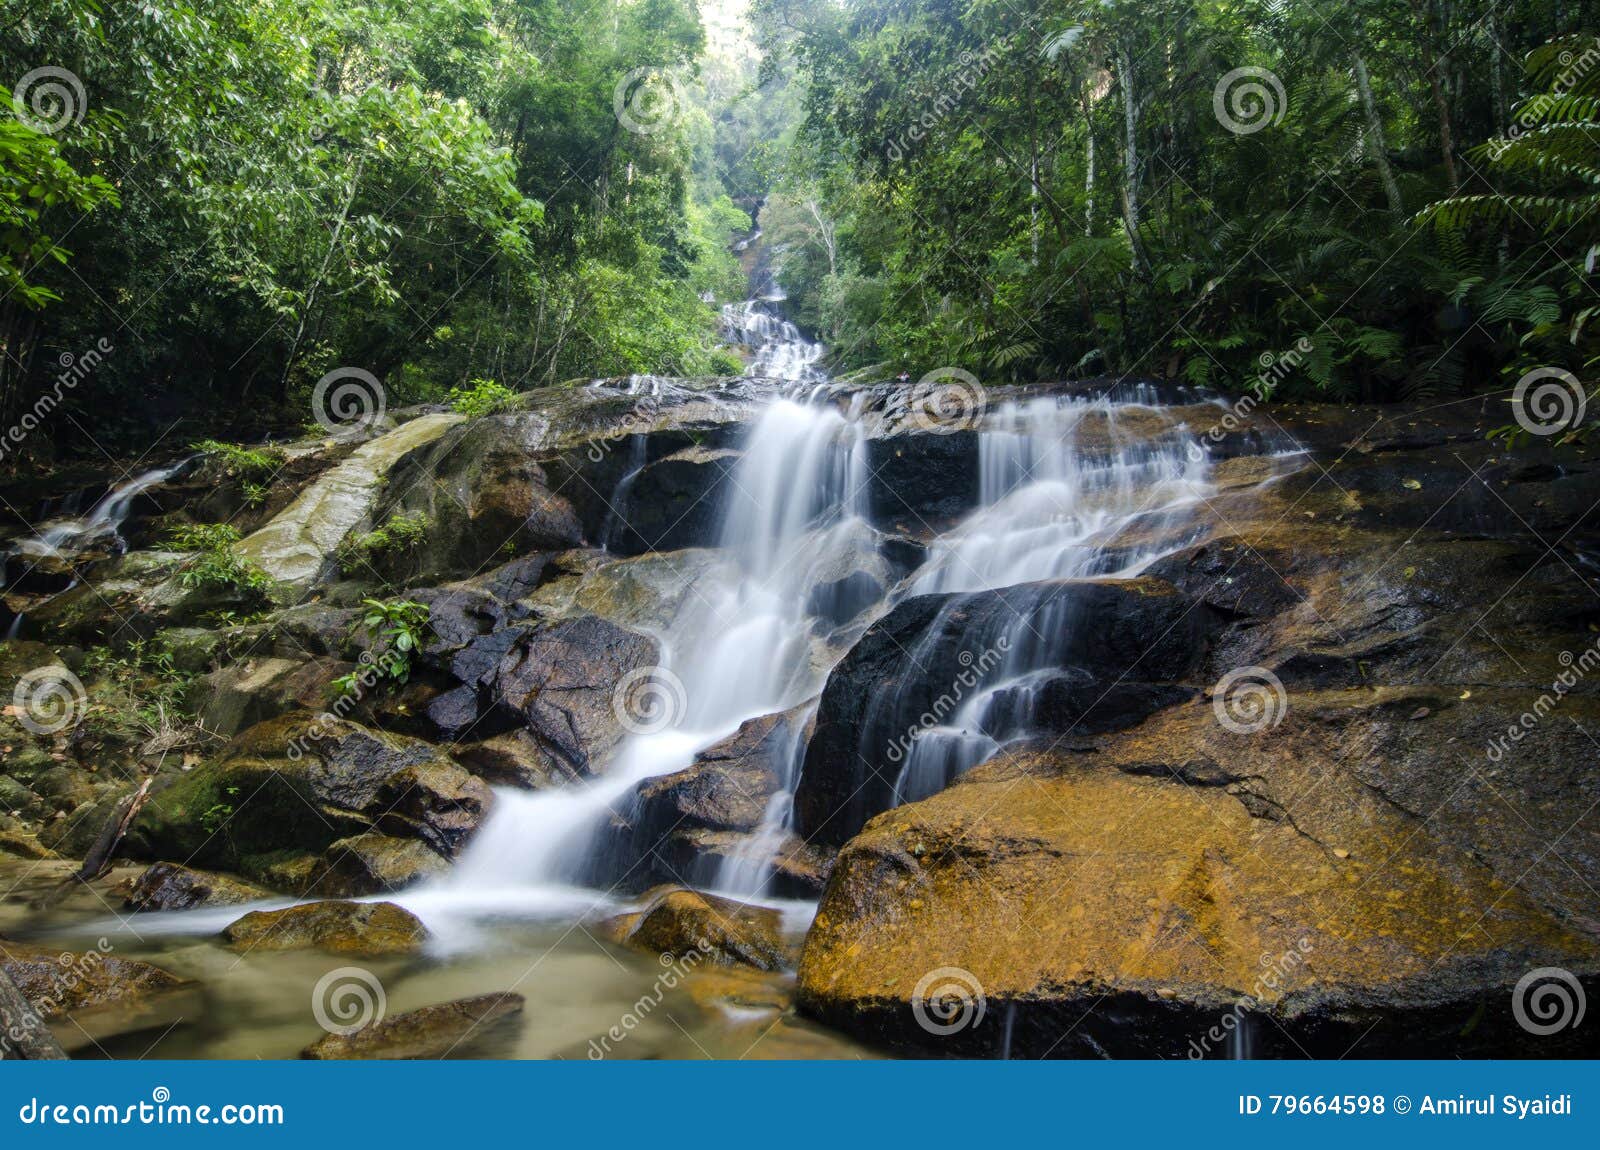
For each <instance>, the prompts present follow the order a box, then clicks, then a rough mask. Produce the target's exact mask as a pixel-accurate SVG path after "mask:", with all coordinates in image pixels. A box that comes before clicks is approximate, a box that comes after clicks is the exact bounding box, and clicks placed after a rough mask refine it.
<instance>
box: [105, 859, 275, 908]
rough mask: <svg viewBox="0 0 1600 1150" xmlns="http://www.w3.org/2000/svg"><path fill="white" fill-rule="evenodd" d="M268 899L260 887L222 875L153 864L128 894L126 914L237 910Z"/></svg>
mask: <svg viewBox="0 0 1600 1150" xmlns="http://www.w3.org/2000/svg"><path fill="white" fill-rule="evenodd" d="M270 897H272V896H271V894H270V893H269V892H268V891H265V890H262V889H261V888H260V887H254V886H250V885H249V884H247V883H242V882H240V881H238V880H237V879H232V878H229V877H227V876H226V875H220V874H208V873H206V872H205V871H197V870H190V869H189V868H188V867H184V866H179V865H178V864H177V863H156V864H155V865H154V866H152V867H150V868H149V869H148V870H146V871H145V872H144V873H143V874H141V875H140V876H139V877H138V878H137V879H135V880H134V882H133V886H132V888H131V889H130V890H129V891H128V896H127V900H126V901H125V903H124V904H123V905H125V906H126V907H127V908H128V909H129V910H193V909H194V908H195V907H198V906H238V905H240V904H241V903H250V902H258V901H260V900H262V899H265V898H270Z"/></svg>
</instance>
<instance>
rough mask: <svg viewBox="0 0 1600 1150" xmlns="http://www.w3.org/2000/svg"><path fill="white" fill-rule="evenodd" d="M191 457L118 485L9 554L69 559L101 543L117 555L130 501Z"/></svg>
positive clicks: (123, 545)
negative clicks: (80, 513) (77, 514)
mask: <svg viewBox="0 0 1600 1150" xmlns="http://www.w3.org/2000/svg"><path fill="white" fill-rule="evenodd" d="M192 458H193V457H192V456H191V457H189V458H185V459H181V460H179V461H178V462H176V463H172V464H168V465H167V466H165V467H152V468H151V469H150V470H148V471H144V472H141V473H139V474H138V475H136V476H134V477H133V478H132V479H129V480H127V481H126V482H124V483H120V484H118V485H117V486H115V487H113V488H112V489H111V491H110V492H108V493H107V494H106V495H105V496H104V497H103V498H102V499H101V500H100V501H99V502H98V503H96V504H95V505H94V506H93V507H91V508H90V509H89V512H88V514H86V515H84V516H82V517H81V518H74V519H56V520H52V521H50V522H48V523H46V524H45V525H44V526H43V527H41V528H40V529H39V534H38V535H36V536H34V537H33V538H31V539H23V540H20V541H18V542H17V543H15V544H14V545H13V550H12V554H21V555H31V556H36V557H40V558H43V557H51V558H71V557H72V556H74V555H77V554H79V553H81V552H83V551H87V550H88V549H89V548H90V547H92V546H94V545H96V544H99V543H102V542H108V543H110V545H111V547H112V548H113V549H114V550H116V551H118V552H122V551H125V550H127V543H126V542H125V541H124V540H123V538H122V536H121V535H120V534H119V532H120V531H121V529H122V525H123V523H124V522H126V521H127V518H128V512H129V510H130V509H131V508H132V506H133V501H134V500H135V499H137V498H138V497H139V496H141V495H143V494H144V493H145V492H146V491H148V490H149V489H150V488H152V487H155V486H158V485H159V484H162V483H165V482H166V481H167V480H169V479H171V478H172V477H173V476H175V475H177V474H178V472H180V471H182V470H183V468H184V467H185V466H186V465H187V464H188V463H189V460H190V459H192Z"/></svg>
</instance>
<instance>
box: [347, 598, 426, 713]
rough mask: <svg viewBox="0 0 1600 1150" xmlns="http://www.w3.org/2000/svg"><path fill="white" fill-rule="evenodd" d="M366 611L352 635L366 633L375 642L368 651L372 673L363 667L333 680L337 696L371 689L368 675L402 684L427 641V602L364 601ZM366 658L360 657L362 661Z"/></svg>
mask: <svg viewBox="0 0 1600 1150" xmlns="http://www.w3.org/2000/svg"><path fill="white" fill-rule="evenodd" d="M361 605H362V607H363V608H364V609H365V610H364V613H363V614H362V617H361V621H360V622H359V623H358V624H356V626H355V629H354V631H353V632H352V635H353V636H356V635H359V634H360V633H361V632H362V631H366V632H367V633H368V634H369V635H371V636H372V637H373V639H374V640H375V642H374V648H373V650H372V652H371V663H370V666H371V669H372V670H371V672H370V673H369V672H368V671H367V670H366V669H365V668H363V669H358V670H356V671H352V672H351V673H350V674H348V675H343V676H340V677H339V678H338V679H335V680H334V681H333V684H332V688H333V691H334V693H335V694H337V695H356V694H360V692H361V690H362V688H364V687H367V686H370V685H371V682H370V678H367V676H369V674H376V676H377V677H378V678H379V679H387V680H389V681H390V682H392V683H397V684H398V683H404V682H405V681H406V680H407V679H409V678H410V677H411V662H412V660H413V659H414V658H416V655H417V652H418V651H420V650H421V649H422V644H423V643H424V642H425V641H426V640H427V636H428V631H429V625H428V617H429V614H430V612H429V608H428V605H427V604H426V603H417V602H414V601H413V600H410V599H394V600H390V601H388V602H385V601H384V600H382V599H364V600H362V603H361ZM365 660H366V657H365V656H363V661H365Z"/></svg>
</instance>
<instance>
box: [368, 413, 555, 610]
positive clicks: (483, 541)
mask: <svg viewBox="0 0 1600 1150" xmlns="http://www.w3.org/2000/svg"><path fill="white" fill-rule="evenodd" d="M546 429H547V422H546V420H545V419H544V418H543V417H541V416H539V415H537V414H530V413H513V414H508V415H496V416H490V417H488V418H484V419H475V420H472V421H471V422H469V423H466V424H464V425H462V426H460V427H457V428H455V429H454V430H452V431H450V432H449V433H448V434H446V435H444V436H442V437H440V438H439V439H438V440H437V441H434V442H431V443H428V444H426V445H424V446H422V447H420V448H418V449H417V450H415V451H413V452H412V453H411V454H410V455H408V456H407V457H406V458H405V459H403V460H402V461H401V462H400V463H399V464H398V465H397V466H396V467H395V469H394V471H393V473H392V474H391V476H390V481H389V487H388V490H389V491H390V492H391V493H392V494H391V495H390V497H389V498H387V499H386V500H384V501H383V502H382V504H381V505H380V506H379V508H378V509H377V512H376V513H375V515H374V517H373V521H374V523H375V524H377V525H378V526H379V527H381V526H382V525H383V524H384V523H386V522H388V521H389V520H390V519H391V518H393V517H394V516H396V515H402V514H404V515H412V516H415V515H419V514H420V515H422V516H424V517H425V518H426V522H427V527H426V530H425V533H424V536H423V538H422V540H421V541H420V542H419V543H418V544H417V545H416V546H415V547H413V548H411V549H410V550H408V551H405V552H403V553H392V554H384V555H380V556H376V557H373V558H372V560H371V561H372V563H373V565H374V567H375V568H376V569H377V570H378V571H379V572H381V573H383V574H386V575H389V576H391V577H395V578H399V579H403V580H405V581H408V582H410V583H413V584H417V583H430V582H436V581H439V580H441V579H447V578H454V577H459V576H472V575H477V574H478V573H479V572H481V571H482V570H483V569H484V568H486V567H489V566H492V565H495V564H496V563H497V562H498V558H499V557H503V556H504V555H505V554H506V553H507V552H508V551H509V552H510V553H511V554H513V555H525V554H527V553H528V552H531V551H565V550H566V549H568V548H570V547H576V546H579V545H580V544H582V542H583V525H582V524H581V523H580V522H579V519H578V514H577V512H576V510H574V508H573V506H572V504H571V502H569V500H568V499H567V498H566V497H565V496H564V495H563V494H561V493H559V492H557V491H555V490H552V488H551V484H550V481H549V479H548V477H547V476H546V474H545V471H544V469H543V468H542V467H541V466H540V465H539V463H538V462H537V460H536V456H535V449H536V448H537V447H538V445H539V443H540V442H541V441H542V439H543V437H544V434H545V431H546Z"/></svg>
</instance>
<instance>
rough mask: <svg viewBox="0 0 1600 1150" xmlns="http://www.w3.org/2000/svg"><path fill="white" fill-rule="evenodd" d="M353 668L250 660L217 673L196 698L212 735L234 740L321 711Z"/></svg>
mask: <svg viewBox="0 0 1600 1150" xmlns="http://www.w3.org/2000/svg"><path fill="white" fill-rule="evenodd" d="M348 669H349V664H346V663H340V662H338V661H336V660H332V659H312V660H309V661H307V660H306V659H305V658H304V657H302V658H299V659H250V660H247V661H246V662H243V663H235V664H233V665H232V666H228V667H223V668H222V669H221V670H218V671H213V672H212V673H211V674H209V675H207V676H206V677H205V678H204V679H203V680H201V682H200V684H199V686H198V688H197V693H196V699H197V702H198V705H199V708H200V721H201V723H202V724H203V725H204V726H205V727H206V729H207V730H210V731H215V732H216V733H217V734H219V735H223V736H232V735H236V734H238V733H239V732H240V731H242V730H245V729H246V728H248V727H253V726H255V725H256V724H257V723H264V722H266V721H267V720H268V719H275V718H277V717H278V716H279V715H283V714H287V713H288V712H290V711H293V710H296V709H298V708H307V709H313V710H314V709H318V708H320V707H322V706H323V705H324V704H325V703H326V702H327V701H328V686H329V684H331V683H332V682H333V681H334V679H336V678H338V677H339V675H340V674H342V673H343V672H344V671H346V670H348Z"/></svg>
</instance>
